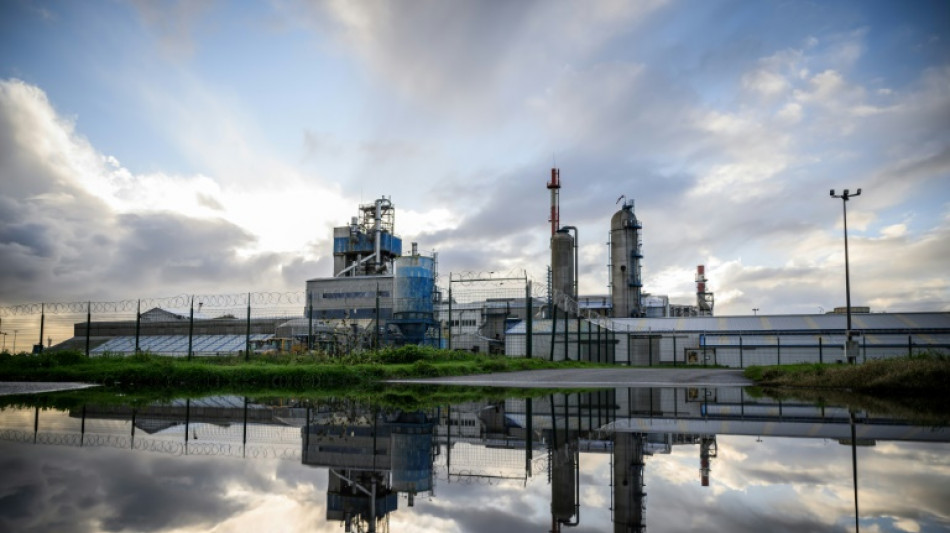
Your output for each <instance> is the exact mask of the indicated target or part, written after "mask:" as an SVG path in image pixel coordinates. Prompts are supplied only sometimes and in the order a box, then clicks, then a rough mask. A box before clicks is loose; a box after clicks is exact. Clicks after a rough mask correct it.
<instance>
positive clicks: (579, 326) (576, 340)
mask: <svg viewBox="0 0 950 533" xmlns="http://www.w3.org/2000/svg"><path fill="white" fill-rule="evenodd" d="M577 311H578V312H577V335H576V336H575V337H574V340H575V342H576V343H577V360H578V361H580V360H581V313H580V307H578V308H577Z"/></svg>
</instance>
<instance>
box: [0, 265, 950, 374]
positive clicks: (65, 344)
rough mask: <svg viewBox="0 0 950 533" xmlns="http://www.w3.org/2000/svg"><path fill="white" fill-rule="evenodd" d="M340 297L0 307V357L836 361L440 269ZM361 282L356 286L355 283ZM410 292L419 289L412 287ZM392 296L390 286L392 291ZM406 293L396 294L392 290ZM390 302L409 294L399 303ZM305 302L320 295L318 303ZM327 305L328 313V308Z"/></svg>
mask: <svg viewBox="0 0 950 533" xmlns="http://www.w3.org/2000/svg"><path fill="white" fill-rule="evenodd" d="M356 283H359V285H353V284H352V283H351V284H350V285H348V286H347V288H345V289H340V290H331V289H321V290H320V292H319V294H318V292H316V291H309V292H257V293H244V294H198V295H180V296H173V297H167V298H143V299H129V300H119V301H112V302H104V301H99V302H91V301H90V302H67V303H37V304H25V305H16V306H9V307H0V343H2V344H0V351H4V352H8V353H39V352H41V351H43V350H44V349H57V350H64V349H72V350H79V351H81V352H82V353H85V354H87V355H91V356H97V355H113V354H114V355H120V354H121V355H127V354H134V353H137V352H150V353H155V354H162V355H171V356H179V357H192V356H215V355H231V356H234V355H244V356H248V355H249V354H251V353H272V352H276V353H287V352H291V353H292V352H309V351H317V352H320V353H325V354H329V355H340V354H349V353H353V352H356V351H361V350H368V349H374V348H379V347H383V346H395V345H401V344H424V345H429V346H437V347H442V348H448V349H453V350H466V351H470V352H474V353H485V354H504V355H507V356H508V357H530V358H540V359H546V360H551V361H564V360H571V361H590V362H597V363H607V364H621V365H635V366H660V365H669V366H680V365H700V366H726V367H735V368H744V367H747V366H751V365H781V364H794V363H830V362H836V361H845V360H846V358H845V355H844V351H843V346H844V331H834V330H831V331H826V330H814V331H804V330H802V331H792V330H789V331H786V330H744V329H740V330H731V331H723V330H717V331H689V330H687V329H685V328H684V327H679V326H678V327H677V328H676V329H670V330H656V329H654V330H652V331H644V330H642V329H641V330H632V329H627V328H628V327H629V326H627V325H625V324H624V323H623V321H619V322H618V321H613V320H611V319H609V318H606V317H604V316H603V311H604V307H603V306H600V307H591V306H589V305H586V304H585V303H584V302H578V301H576V300H575V299H573V298H572V296H571V295H569V294H563V293H559V292H558V291H557V290H553V289H552V288H551V287H550V286H549V285H548V284H545V283H537V282H535V281H533V280H531V279H530V278H529V277H528V276H527V275H526V274H525V273H523V272H514V273H507V274H501V275H497V274H495V273H474V272H462V273H450V274H449V276H448V282H447V283H445V278H442V283H443V286H442V287H436V288H435V289H434V290H433V288H432V285H431V284H430V285H428V288H427V289H426V290H420V289H419V288H418V287H414V286H411V287H409V288H408V289H407V290H394V287H393V286H392V282H391V281H390V285H385V284H383V283H382V280H376V279H375V278H373V279H369V278H367V279H366V280H362V279H360V278H357V279H356ZM364 284H365V285H366V286H365V287H364V286H363V285H364ZM420 287H421V284H420ZM395 289H400V288H399V287H395ZM403 289H405V288H403ZM396 293H400V294H408V297H406V299H405V301H402V300H399V298H397V296H396ZM315 295H319V296H322V297H324V298H325V299H324V300H322V301H321V303H320V305H321V306H323V307H319V306H318V307H315V300H314V298H315ZM331 306H332V307H331ZM922 351H931V352H937V353H950V329H947V328H945V327H944V328H937V329H934V328H929V329H913V328H906V329H891V330H887V331H883V330H882V331H874V330H869V331H866V332H864V334H863V335H862V336H860V337H858V359H859V361H867V360H871V359H877V358H883V357H893V356H895V355H913V354H917V353H920V352H922Z"/></svg>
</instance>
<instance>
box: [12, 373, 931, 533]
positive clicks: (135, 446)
mask: <svg viewBox="0 0 950 533" xmlns="http://www.w3.org/2000/svg"><path fill="white" fill-rule="evenodd" d="M852 431H853V433H852ZM948 442H950V431H948V429H947V428H944V427H924V426H918V425H914V424H911V423H908V422H906V421H903V420H898V419H895V418H892V417H882V416H874V415H871V414H869V413H867V412H864V411H853V410H848V409H846V408H843V407H832V406H814V405H810V404H805V403H801V402H776V401H772V400H766V399H752V398H749V397H747V396H746V394H745V393H744V391H742V390H741V389H613V390H603V391H597V392H585V393H575V394H554V395H549V396H545V397H535V398H514V399H509V400H505V401H496V402H470V403H465V404H458V405H446V406H440V407H436V408H430V409H425V410H417V411H405V410H398V409H392V408H386V407H383V406H379V405H373V404H368V403H364V402H358V401H350V400H346V399H340V400H334V401H323V402H312V401H297V400H294V399H252V398H244V397H236V396H226V397H211V398H203V399H197V400H181V401H175V402H170V403H166V404H162V405H148V406H140V407H130V406H115V405H110V406H102V405H91V404H87V405H81V406H78V407H74V408H71V409H69V410H63V411H57V410H53V409H45V410H44V409H40V408H22V407H20V408H6V409H4V410H3V411H2V412H0V458H2V459H0V461H2V463H0V466H2V468H3V472H4V474H5V475H4V477H3V481H0V529H2V530H9V531H28V530H31V528H32V529H33V530H38V531H41V530H50V529H62V528H65V529H62V530H74V531H94V530H102V529H110V530H136V531H161V530H171V529H176V530H206V529H209V525H213V526H214V527H215V528H216V529H217V530H220V531H240V530H247V529H251V528H252V526H253V527H259V528H262V530H268V531H274V530H283V531H323V530H326V531H329V530H338V528H340V527H341V526H342V528H343V529H344V530H345V531H385V530H391V531H412V530H420V529H427V530H439V531H508V530H514V529H522V530H526V531H528V530H532V531H560V530H562V529H563V528H572V531H605V530H613V531H624V532H627V531H645V530H646V529H647V527H648V526H649V529H650V531H678V530H687V529H692V530H735V531H743V530H763V529H769V530H773V531H776V530H779V531H780V530H789V531H792V530H795V531H803V530H841V531H846V530H853V529H854V527H855V525H856V523H857V524H858V525H860V526H861V528H862V529H872V530H903V531H927V530H942V529H946V528H947V527H948V526H950V516H948V515H950V511H948V508H947V505H946V502H947V501H950V488H948V487H950V459H948V454H947V453H946V452H947V451H948V450H950V446H948V444H947V443H948ZM852 458H854V460H855V462H856V463H857V465H858V468H859V469H860V472H861V476H859V477H858V478H857V480H858V482H859V483H860V484H856V485H854V486H852V474H853V472H852V469H851V467H852ZM233 459H245V460H238V461H235V460H233ZM648 488H649V489H650V490H649V491H648V490H647V489H648ZM855 488H859V489H860V491H859V492H858V493H857V494H855V492H854V489H855ZM648 493H649V494H650V498H649V499H648V497H647V494H648ZM855 496H857V497H855ZM858 500H860V507H856V504H857V503H858ZM648 501H649V502H650V505H649V506H648V504H647V502H648ZM53 502H58V503H55V504H54V503H53ZM63 502H66V503H63ZM261 502H269V503H268V504H267V505H262V504H261ZM288 509H294V510H295V511H294V512H291V511H289V510H288ZM648 509H649V512H648ZM856 509H859V510H860V512H861V514H860V515H857V514H856V513H855V510H856Z"/></svg>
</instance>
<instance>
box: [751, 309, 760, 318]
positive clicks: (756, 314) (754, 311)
mask: <svg viewBox="0 0 950 533" xmlns="http://www.w3.org/2000/svg"><path fill="white" fill-rule="evenodd" d="M752 314H753V315H755V316H758V315H759V308H758V307H753V308H752Z"/></svg>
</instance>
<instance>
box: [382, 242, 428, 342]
mask: <svg viewBox="0 0 950 533" xmlns="http://www.w3.org/2000/svg"><path fill="white" fill-rule="evenodd" d="M393 266H394V268H393V319H392V320H391V321H390V324H395V325H396V326H397V327H398V328H399V330H400V331H401V332H402V335H403V339H404V341H405V342H406V343H409V344H422V343H423V342H424V341H425V340H426V331H427V330H428V329H429V327H433V326H435V324H436V322H435V315H434V312H433V309H434V308H433V299H432V296H433V293H434V291H435V258H433V257H427V256H423V255H418V254H413V255H409V256H403V257H400V258H398V259H396V260H395V262H394V263H393Z"/></svg>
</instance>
